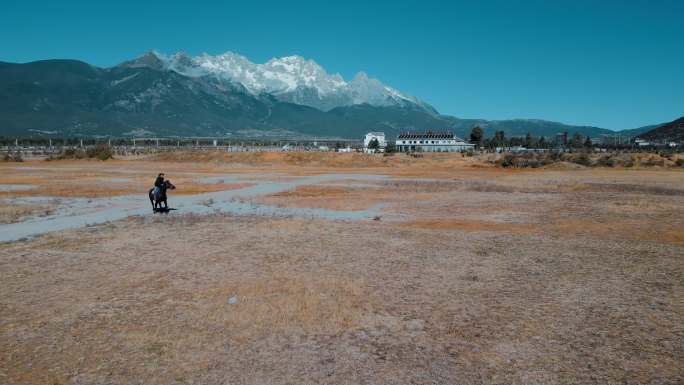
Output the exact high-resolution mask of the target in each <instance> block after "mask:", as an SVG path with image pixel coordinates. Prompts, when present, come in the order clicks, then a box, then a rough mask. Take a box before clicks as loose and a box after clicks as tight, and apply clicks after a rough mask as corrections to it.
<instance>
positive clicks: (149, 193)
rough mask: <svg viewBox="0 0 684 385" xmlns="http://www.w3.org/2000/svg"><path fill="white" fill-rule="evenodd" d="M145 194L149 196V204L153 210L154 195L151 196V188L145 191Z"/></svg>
mask: <svg viewBox="0 0 684 385" xmlns="http://www.w3.org/2000/svg"><path fill="white" fill-rule="evenodd" d="M147 196H148V197H149V198H150V204H151V205H152V211H154V197H153V196H152V190H150V191H149V192H148V193H147Z"/></svg>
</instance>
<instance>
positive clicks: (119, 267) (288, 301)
mask: <svg viewBox="0 0 684 385" xmlns="http://www.w3.org/2000/svg"><path fill="white" fill-rule="evenodd" d="M285 155H286V154H278V155H277V156H275V157H271V156H269V157H265V158H264V159H262V160H259V159H257V160H255V161H254V164H251V165H247V164H244V163H242V164H237V163H225V162H222V161H216V160H212V161H210V162H209V163H195V162H193V161H191V160H188V161H183V162H176V161H161V160H156V161H130V162H124V161H121V160H113V161H111V162H110V161H108V162H105V163H102V162H100V163H99V165H98V164H97V163H94V162H81V163H78V162H71V161H64V162H58V163H55V164H51V165H49V166H46V167H48V170H34V171H28V170H23V171H22V170H16V169H15V168H14V166H11V167H10V166H6V165H4V164H3V165H0V183H9V182H8V181H11V182H12V183H35V184H40V185H43V184H45V183H48V184H49V183H56V182H55V180H58V179H60V178H64V179H63V181H64V184H65V185H66V184H72V185H73V186H72V187H73V189H74V191H76V190H78V189H79V188H80V186H81V185H84V186H86V185H87V186H90V185H92V184H97V183H98V181H101V180H103V179H104V180H106V178H108V177H112V176H114V177H117V176H124V177H130V178H131V181H130V182H127V183H129V184H130V185H132V186H137V185H138V184H139V185H140V186H141V187H140V188H143V187H144V188H146V187H147V186H148V185H149V184H150V183H151V178H150V175H152V176H153V175H155V173H156V172H158V171H166V172H167V174H168V175H169V176H170V178H171V179H172V181H174V183H176V184H177V185H179V190H176V192H180V191H181V190H184V189H186V190H185V191H192V190H191V189H193V188H197V189H203V188H210V189H214V188H221V189H223V188H226V186H227V185H223V184H218V185H207V186H208V187H205V185H202V186H200V185H198V186H194V185H193V183H194V182H193V180H195V179H197V178H200V177H203V176H215V175H220V174H221V173H224V172H236V173H243V172H244V173H259V174H264V176H263V178H264V179H268V178H271V177H270V176H268V175H266V174H267V173H271V172H284V173H287V174H288V176H291V177H296V176H297V175H310V174H316V173H322V172H331V171H332V172H352V173H353V172H360V173H382V174H390V175H397V176H416V177H420V178H425V179H438V180H411V179H410V178H408V179H407V180H392V181H388V182H386V183H384V182H372V186H366V187H363V186H362V187H352V186H345V183H347V182H351V183H355V182H360V183H367V182H363V181H353V180H350V181H343V182H336V183H330V184H326V185H311V186H300V187H299V188H297V189H294V190H292V191H289V192H285V193H279V194H274V195H273V196H269V197H264V198H263V199H264V200H265V201H267V202H270V203H272V204H282V205H288V206H289V205H299V206H302V207H337V208H338V209H345V210H346V209H353V208H356V207H359V208H363V207H367V206H369V205H371V204H375V203H387V204H388V206H386V207H385V208H383V209H382V212H381V214H382V219H381V220H380V221H373V220H370V219H369V220H361V221H326V220H310V219H292V218H264V217H248V216H239V217H232V216H224V215H193V214H190V215H174V214H171V215H169V216H151V215H150V216H148V217H133V218H128V219H126V220H121V221H116V222H113V223H108V224H103V225H96V226H89V227H85V228H82V229H76V230H69V231H62V232H55V233H51V234H48V235H44V236H41V237H37V238H35V239H32V240H24V241H18V242H10V243H6V244H3V245H2V246H3V247H1V248H0V315H1V316H0V383H8V384H36V383H48V384H54V383H60V384H67V383H74V384H95V383H122V384H127V383H145V384H189V383H207V384H214V383H223V382H226V381H228V382H231V383H260V384H261V383H464V384H471V383H472V384H481V383H487V384H488V383H512V384H527V383H535V384H558V383H570V384H585V383H601V384H604V383H605V384H610V383H634V384H637V383H638V384H679V383H682V382H684V377H683V375H682V371H681V361H682V352H681V348H680V346H681V341H682V339H683V338H684V335H683V334H682V328H681V327H680V325H682V324H684V318H683V317H684V315H683V314H682V312H681V310H680V309H681V308H682V306H681V303H682V295H681V293H682V292H684V286H683V282H684V264H683V260H682V258H681V256H682V255H683V252H684V248H683V247H684V242H682V241H683V240H684V233H683V232H682V229H684V222H683V219H682V218H684V196H682V195H681V194H679V193H678V191H679V190H680V189H683V188H684V184H683V183H684V179H683V178H682V175H683V174H682V172H681V171H678V170H665V169H662V170H657V169H652V170H644V169H638V170H624V169H608V168H585V169H581V170H549V169H546V170H539V169H537V170H525V171H520V170H514V171H509V170H505V169H494V168H491V167H483V168H476V167H474V165H471V164H470V163H469V162H470V160H468V159H467V158H465V159H464V160H462V159H460V158H457V157H449V156H444V157H442V156H441V155H440V156H436V157H431V156H426V157H425V158H420V159H407V163H406V164H405V165H401V166H396V167H394V166H377V167H376V166H372V167H358V168H354V167H351V166H349V168H348V166H339V167H338V166H330V163H328V165H319V166H315V165H312V164H310V163H315V162H319V164H324V163H325V162H329V161H327V160H325V158H317V156H318V155H316V156H313V155H312V157H313V158H311V159H309V160H306V158H301V157H298V158H295V159H289V160H287V159H286V157H285ZM343 155H344V154H343ZM241 156H244V155H241ZM259 156H263V155H259ZM332 159H333V160H334V161H340V162H342V163H345V162H346V163H347V164H353V157H346V155H345V156H344V157H340V158H339V159H335V158H332ZM380 159H382V158H380ZM398 159H400V158H398ZM266 160H268V162H272V163H265V162H266ZM259 162H262V163H259ZM288 162H294V163H296V162H304V163H303V164H301V165H295V164H294V163H288ZM306 162H309V163H306ZM373 162H375V160H373ZM31 165H34V166H40V167H43V166H44V164H43V163H31ZM95 166H97V167H95ZM70 167H74V168H78V169H73V170H69V169H68V168H70ZM251 175H252V174H250V176H251ZM351 179H353V178H351ZM51 180H52V182H50V181H51ZM122 185H125V183H122ZM229 187H231V188H235V187H237V186H229ZM195 191H200V190H195ZM17 193H22V192H17ZM11 194H14V193H7V194H3V196H5V195H6V196H12V195H11ZM231 297H236V298H237V299H238V303H237V304H234V305H231V304H229V303H228V300H229V299H230V298H231Z"/></svg>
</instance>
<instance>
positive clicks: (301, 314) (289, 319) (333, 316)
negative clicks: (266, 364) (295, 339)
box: [206, 274, 368, 338]
mask: <svg viewBox="0 0 684 385" xmlns="http://www.w3.org/2000/svg"><path fill="white" fill-rule="evenodd" d="M206 295H207V296H208V297H209V298H208V300H209V301H210V302H212V303H213V306H212V309H213V310H212V311H210V313H209V314H208V315H207V317H208V318H209V320H210V321H211V322H214V323H218V324H221V325H225V327H226V328H228V329H231V330H235V331H236V335H238V336H239V338H255V337H257V336H263V335H264V334H267V333H273V332H276V333H339V332H343V331H345V330H351V329H354V328H357V327H358V326H359V322H360V320H361V318H362V317H363V315H364V312H366V311H368V309H367V307H368V302H367V300H366V297H367V295H368V294H367V293H366V290H365V289H364V286H363V284H362V283H360V282H358V281H354V280H342V279H340V278H338V277H322V276H315V277H314V276H310V275H298V274H288V275H284V274H276V275H273V276H267V277H261V278H258V279H255V280H253V281H251V282H244V283H236V284H234V285H230V286H228V287H224V288H220V289H213V290H212V291H211V292H210V293H207V294H206ZM230 298H237V300H238V303H237V304H229V303H228V299H230Z"/></svg>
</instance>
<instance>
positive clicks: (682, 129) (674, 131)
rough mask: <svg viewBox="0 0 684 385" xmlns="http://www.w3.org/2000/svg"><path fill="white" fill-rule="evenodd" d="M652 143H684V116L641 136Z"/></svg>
mask: <svg viewBox="0 0 684 385" xmlns="http://www.w3.org/2000/svg"><path fill="white" fill-rule="evenodd" d="M639 137H640V138H642V139H647V140H650V141H674V142H683V141H684V116H682V117H681V118H679V119H676V120H673V121H671V122H670V123H666V124H663V125H660V126H658V127H656V128H653V129H652V130H649V131H647V132H645V133H642V134H640V135H639Z"/></svg>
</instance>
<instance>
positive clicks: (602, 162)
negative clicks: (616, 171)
mask: <svg viewBox="0 0 684 385" xmlns="http://www.w3.org/2000/svg"><path fill="white" fill-rule="evenodd" d="M596 165H597V166H602V167H615V159H613V157H612V156H610V155H604V156H602V157H600V158H599V159H598V161H597V162H596Z"/></svg>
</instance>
